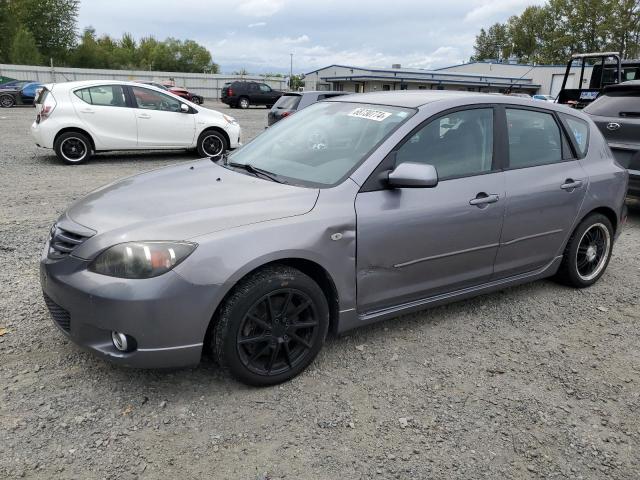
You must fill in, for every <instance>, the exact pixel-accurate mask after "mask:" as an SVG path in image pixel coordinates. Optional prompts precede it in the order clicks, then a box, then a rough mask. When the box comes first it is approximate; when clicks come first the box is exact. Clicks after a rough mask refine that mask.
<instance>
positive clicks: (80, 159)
mask: <svg viewBox="0 0 640 480" xmlns="http://www.w3.org/2000/svg"><path fill="white" fill-rule="evenodd" d="M53 150H54V151H55V152H56V155H57V156H58V158H59V159H60V160H62V161H63V162H64V163H66V164H67V165H78V164H80V163H84V162H86V161H87V160H88V159H89V158H90V157H91V153H92V147H91V141H90V140H89V138H88V137H87V136H86V135H85V134H83V133H80V132H66V133H63V134H62V135H59V136H58V138H56V141H55V142H54V144H53Z"/></svg>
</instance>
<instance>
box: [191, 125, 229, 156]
mask: <svg viewBox="0 0 640 480" xmlns="http://www.w3.org/2000/svg"><path fill="white" fill-rule="evenodd" d="M197 148H198V155H200V157H202V158H204V157H207V158H211V157H216V156H218V155H222V154H223V153H224V152H226V151H227V149H228V148H229V145H228V144H227V139H226V138H225V136H224V135H223V134H222V133H220V132H218V131H217V130H205V131H204V132H202V133H201V134H200V136H199V137H198V146H197Z"/></svg>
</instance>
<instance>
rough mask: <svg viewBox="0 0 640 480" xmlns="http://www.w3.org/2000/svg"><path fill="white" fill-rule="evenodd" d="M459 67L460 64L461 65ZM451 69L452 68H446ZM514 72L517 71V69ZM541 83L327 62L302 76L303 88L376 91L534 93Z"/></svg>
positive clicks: (521, 77) (501, 76) (489, 74)
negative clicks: (303, 77) (325, 64)
mask: <svg viewBox="0 0 640 480" xmlns="http://www.w3.org/2000/svg"><path fill="white" fill-rule="evenodd" d="M461 67H463V66H461ZM450 68H455V67H450ZM516 73H519V71H517V72H516ZM540 88H541V85H540V84H539V83H537V82H535V81H534V80H533V78H532V77H531V76H527V75H518V76H515V75H511V76H510V75H506V74H504V73H502V72H496V73H492V72H471V71H470V72H457V71H446V69H440V70H420V69H410V68H401V67H400V65H394V66H393V67H392V68H363V67H355V66H350V65H329V66H328V67H324V68H320V69H318V70H314V71H313V72H309V73H307V74H306V75H305V89H306V90H338V91H345V92H356V93H365V92H376V91H386V90H464V91H471V92H500V93H504V92H505V91H506V90H509V91H511V92H512V93H520V92H524V93H529V94H533V93H537V92H538V91H539V90H540Z"/></svg>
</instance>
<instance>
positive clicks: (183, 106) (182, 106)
mask: <svg viewBox="0 0 640 480" xmlns="http://www.w3.org/2000/svg"><path fill="white" fill-rule="evenodd" d="M190 110H191V109H190V108H189V105H187V104H186V103H181V104H180V111H181V112H182V113H189V111H190Z"/></svg>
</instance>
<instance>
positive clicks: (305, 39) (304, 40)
mask: <svg viewBox="0 0 640 480" xmlns="http://www.w3.org/2000/svg"><path fill="white" fill-rule="evenodd" d="M309 40H311V39H310V38H309V37H308V36H307V35H300V36H299V37H295V38H290V37H283V38H277V39H276V41H277V42H282V43H286V44H288V45H295V44H298V43H307V42H308V41H309Z"/></svg>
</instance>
